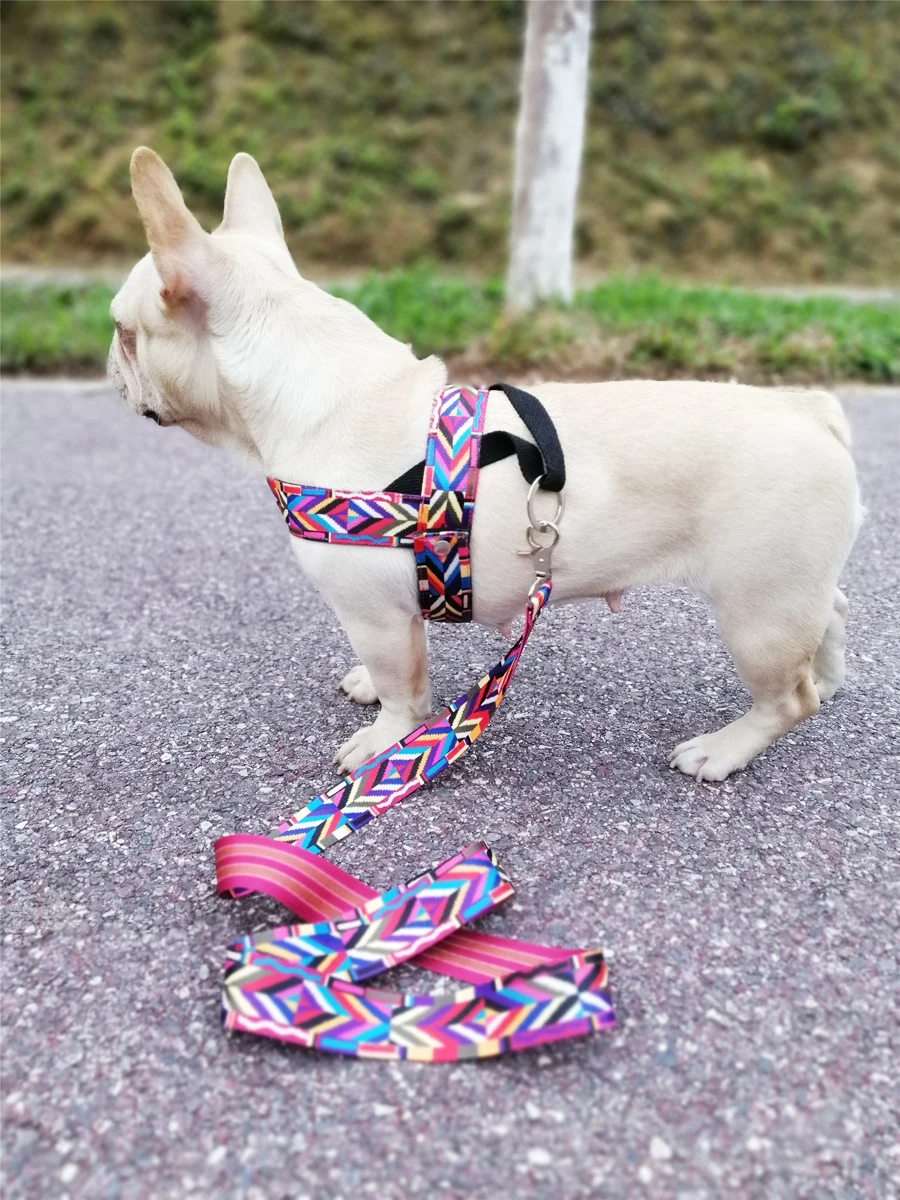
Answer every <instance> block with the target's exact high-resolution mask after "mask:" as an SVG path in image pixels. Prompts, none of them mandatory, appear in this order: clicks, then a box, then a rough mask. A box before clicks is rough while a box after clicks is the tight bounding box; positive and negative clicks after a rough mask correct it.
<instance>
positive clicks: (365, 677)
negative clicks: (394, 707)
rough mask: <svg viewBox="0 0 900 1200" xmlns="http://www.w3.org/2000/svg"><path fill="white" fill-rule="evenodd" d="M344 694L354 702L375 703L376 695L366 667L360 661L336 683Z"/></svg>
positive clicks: (376, 700)
mask: <svg viewBox="0 0 900 1200" xmlns="http://www.w3.org/2000/svg"><path fill="white" fill-rule="evenodd" d="M338 686H339V687H340V689H341V691H342V692H343V693H344V695H345V696H349V697H350V699H351V700H352V701H353V702H354V703H355V704H377V703H378V695H377V693H376V691H375V685H374V684H373V683H372V677H371V675H370V674H369V670H368V667H364V666H363V665H362V663H360V664H359V666H358V667H354V668H353V670H352V671H348V672H347V674H346V675H345V676H344V678H343V679H342V680H341V682H340V683H339V685H338Z"/></svg>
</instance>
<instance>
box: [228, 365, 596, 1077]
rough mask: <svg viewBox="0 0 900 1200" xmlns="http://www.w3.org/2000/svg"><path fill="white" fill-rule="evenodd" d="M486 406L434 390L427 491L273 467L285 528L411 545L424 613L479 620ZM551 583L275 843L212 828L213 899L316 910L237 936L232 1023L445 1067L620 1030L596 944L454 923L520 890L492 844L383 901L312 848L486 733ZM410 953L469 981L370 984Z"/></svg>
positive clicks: (337, 1048)
mask: <svg viewBox="0 0 900 1200" xmlns="http://www.w3.org/2000/svg"><path fill="white" fill-rule="evenodd" d="M486 400H487V393H484V392H472V391H470V390H468V389H465V388H452V389H448V390H447V391H445V392H443V393H441V395H440V396H438V397H437V398H436V401H435V406H434V410H433V413H432V422H431V427H430V432H429V439H428V451H427V455H426V464H425V470H424V476H423V488H422V491H423V495H422V496H419V497H414V496H408V495H402V494H399V493H390V492H367V493H362V492H356V493H350V492H337V491H332V490H329V489H325V488H310V487H297V486H295V485H290V484H284V483H281V482H279V481H278V480H274V479H270V480H269V484H270V486H271V488H272V491H273V492H274V493H275V496H276V498H277V499H278V503H279V506H280V507H281V509H282V513H283V515H284V517H285V520H286V521H287V523H288V527H289V528H290V530H291V533H293V534H294V535H295V536H297V537H310V538H313V539H315V540H319V541H335V542H336V541H343V542H349V543H354V544H363V545H366V544H368V545H383V546H412V547H413V549H414V550H415V551H416V558H417V563H418V574H419V585H420V592H421V598H422V599H421V605H422V612H423V615H424V616H425V617H428V618H429V619H432V620H451V621H464V620H469V619H471V572H470V564H469V553H468V538H469V530H470V528H471V520H472V507H473V503H474V499H475V488H476V485H477V470H478V455H479V448H480V440H481V431H482V428H483V424H484V410H485V404H486ZM414 509H415V512H414V511H413V510H414ZM550 591H551V584H550V581H549V579H548V580H546V581H545V582H543V583H542V584H541V585H540V586H539V587H536V588H535V590H534V592H533V594H532V595H530V596H529V599H528V603H527V604H526V609H525V626H524V629H523V631H522V635H521V637H520V638H519V639H518V641H517V642H516V643H515V645H514V646H512V647H511V649H510V650H509V652H508V653H507V654H506V655H505V657H504V658H503V659H502V660H501V661H500V662H499V663H498V664H497V665H496V666H495V667H494V668H493V669H492V670H491V671H489V672H488V673H487V674H486V675H484V676H483V677H482V678H481V679H479V681H478V682H477V683H476V684H475V686H474V687H473V688H471V689H470V690H469V691H468V692H466V693H465V695H463V696H460V697H459V699H458V700H456V701H454V702H453V703H452V704H450V705H448V706H447V707H446V708H445V709H443V710H442V711H441V712H440V713H438V714H437V716H435V717H433V718H432V719H431V720H430V721H428V722H427V723H426V724H424V725H422V726H420V727H419V728H418V729H415V730H413V732H412V733H410V734H409V735H408V736H407V737H405V738H403V740H402V741H400V742H398V743H396V745H394V746H391V747H390V748H389V749H388V750H386V751H384V752H383V753H382V754H379V755H377V756H376V757H375V758H373V759H370V760H369V762H367V763H364V764H363V765H362V766H361V767H360V768H359V769H358V770H357V771H355V772H353V774H352V775H349V776H347V777H346V778H345V779H344V780H343V781H342V782H341V783H339V784H338V785H337V786H336V787H334V788H332V789H330V790H329V791H328V792H325V793H323V794H322V795H321V796H318V797H316V798H315V799H314V800H312V801H310V803H309V804H307V805H306V806H305V807H304V808H303V809H301V810H300V811H299V812H297V813H294V814H293V815H292V816H290V817H288V818H287V820H286V821H284V822H283V823H282V824H281V826H280V827H279V829H278V832H277V834H276V836H275V838H274V839H272V838H262V837H257V836H254V835H250V834H240V835H237V834H236V835H231V836H229V837H224V838H219V839H218V841H217V842H216V881H217V887H218V890H219V893H220V895H223V896H233V897H237V896H245V895H248V894H251V893H253V892H255V891H259V892H264V893H267V894H268V895H271V896H272V897H274V898H275V899H278V900H280V901H282V902H283V903H284V904H285V905H286V906H287V907H288V908H290V909H291V910H292V911H293V912H295V913H296V914H297V915H298V916H301V917H303V918H305V919H306V921H307V922H309V921H310V919H312V920H313V921H314V922H315V923H312V924H310V923H307V924H304V925H293V926H281V927H279V928H277V929H275V930H272V931H270V932H268V933H266V934H262V935H258V936H256V937H247V938H244V939H241V940H240V941H238V942H235V943H233V944H232V945H231V947H230V948H229V959H228V962H227V963H226V980H225V990H224V1000H223V1006H224V1020H225V1026H226V1028H227V1029H233V1030H242V1031H245V1032H249V1033H255V1034H258V1035H261V1036H264V1037H270V1038H277V1039H279V1040H281V1041H286V1042H294V1043H297V1044H300V1045H304V1046H309V1047H316V1048H318V1049H320V1050H327V1051H330V1052H332V1053H338V1054H352V1055H358V1056H359V1057H368V1058H378V1059H398V1058H409V1059H413V1060H418V1061H428V1062H450V1061H456V1060H459V1059H470V1058H481V1057H486V1056H490V1055H494V1054H500V1053H503V1052H505V1051H508V1050H521V1049H525V1048H526V1047H529V1046H534V1045H541V1044H544V1043H547V1042H550V1041H555V1040H558V1039H560V1038H567V1037H574V1036H579V1035H581V1034H585V1033H589V1032H592V1031H595V1030H600V1029H607V1028H609V1027H610V1026H611V1025H613V1024H614V1021H615V1018H614V1015H613V1009H612V1004H611V1001H610V998H609V995H608V993H607V991H606V965H605V963H604V961H603V956H602V954H601V952H600V951H599V950H587V951H570V950H563V949H560V948H558V947H550V946H540V945H533V944H530V943H526V942H520V941H516V940H513V939H509V938H499V937H496V936H492V935H485V934H480V933H473V932H469V931H467V930H463V929H461V928H460V926H461V925H462V924H463V922H465V921H469V920H471V919H473V917H475V916H477V915H479V913H481V912H484V911H487V909H488V908H491V907H493V906H494V905H495V904H497V903H499V901H500V900H502V899H504V898H505V897H506V896H507V895H509V894H510V893H511V891H512V888H511V885H510V884H509V881H508V879H507V878H506V876H505V875H503V873H502V872H501V871H500V870H499V868H498V867H497V865H496V863H495V862H494V859H493V856H492V855H491V853H490V851H489V850H487V848H486V847H485V846H484V844H483V843H481V844H478V845H476V846H474V847H469V848H468V849H467V850H466V851H461V852H460V853H459V854H458V855H455V856H454V857H453V858H452V859H450V860H447V863H444V864H439V865H438V866H437V867H435V868H433V869H432V870H431V871H429V872H424V873H423V874H422V875H420V876H418V877H417V878H416V879H415V880H412V881H410V883H408V884H406V885H403V886H402V887H397V888H393V889H391V890H390V891H389V892H386V893H385V894H384V895H383V896H378V895H377V893H375V892H374V891H373V890H372V889H371V888H368V887H367V886H366V885H365V884H363V883H361V882H360V881H359V880H357V879H354V878H353V876H351V875H348V874H347V873H346V872H342V871H340V870H339V868H337V867H335V866H334V865H333V864H332V863H328V862H325V861H324V860H323V859H321V858H320V857H318V856H319V855H321V853H322V851H323V850H324V849H325V848H327V847H328V846H330V845H332V844H334V843H335V842H338V841H341V840H342V839H343V838H345V837H347V836H349V834H351V833H353V832H355V831H356V830H357V829H361V828H362V827H363V826H364V825H366V824H368V823H369V822H370V821H371V820H373V819H374V818H375V817H377V816H379V815H381V813H383V812H387V811H388V809H389V808H391V807H393V805H395V804H397V803H399V801H400V800H402V799H404V798H405V797H406V796H408V795H410V794H411V793H412V792H414V791H416V790H417V789H418V788H420V787H421V786H422V785H423V784H424V783H427V782H428V781H429V780H430V779H433V778H434V776H435V775H437V774H438V773H439V772H440V771H442V770H444V769H445V768H446V767H447V766H449V765H450V763H451V762H453V761H455V760H456V759H457V758H458V757H459V756H460V755H461V754H463V753H465V751H466V750H467V749H468V748H469V746H470V745H472V743H473V742H474V741H476V739H477V738H478V737H479V736H480V735H481V733H482V732H483V731H484V729H485V728H486V726H487V724H488V722H489V721H490V719H491V717H492V716H493V714H494V713H495V712H496V711H497V709H498V708H499V706H500V703H501V701H502V699H503V696H504V694H505V692H506V688H507V687H508V686H509V683H510V682H511V680H512V678H513V675H514V674H515V670H516V667H517V665H518V662H519V658H520V657H521V654H522V651H523V650H524V648H525V644H526V642H527V641H528V638H529V636H530V634H531V630H532V629H533V627H534V624H535V622H536V620H537V618H538V617H539V616H540V614H541V612H542V611H543V609H544V607H545V606H546V604H547V602H548V600H549V598H550ZM408 958H412V961H413V962H414V963H415V964H416V965H418V966H422V967H426V968H430V969H432V970H435V971H438V972H439V973H441V974H444V975H448V976H450V977H451V978H455V979H460V980H464V981H467V982H469V983H470V985H471V986H469V987H468V988H465V989H463V990H461V991H458V992H456V993H453V994H451V995H447V996H417V995H403V994H399V993H392V992H381V991H374V990H370V989H366V988H364V987H361V986H360V981H361V980H363V979H365V978H367V977H369V976H371V975H373V974H375V973H377V972H379V971H382V970H385V969H387V968H388V967H390V966H393V965H394V964H395V963H398V962H400V961H404V960H406V959H408Z"/></svg>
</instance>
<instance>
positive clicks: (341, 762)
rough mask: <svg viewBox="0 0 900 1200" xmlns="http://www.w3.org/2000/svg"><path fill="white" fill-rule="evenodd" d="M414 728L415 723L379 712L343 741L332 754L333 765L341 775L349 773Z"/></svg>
mask: <svg viewBox="0 0 900 1200" xmlns="http://www.w3.org/2000/svg"><path fill="white" fill-rule="evenodd" d="M414 728H415V725H411V724H409V723H408V722H406V721H398V720H397V718H396V717H391V716H390V715H389V714H388V713H385V712H381V713H380V714H379V717H378V720H377V721H375V722H374V723H373V724H372V725H365V726H364V727H363V728H362V729H357V731H356V733H354V735H353V737H351V738H348V739H347V741H346V742H344V744H343V746H341V748H340V750H338V752H337V754H335V756H334V765H335V766H336V767H337V769H338V770H339V771H340V773H341V774H342V775H349V774H350V773H351V772H352V771H355V770H356V768H357V767H361V766H362V765H363V763H364V762H367V761H368V760H369V759H370V758H374V757H375V755H376V754H380V753H381V752H382V750H387V748H388V746H393V744H394V742H399V741H400V739H401V738H403V737H406V735H407V734H408V733H409V732H410V730H411V729H414Z"/></svg>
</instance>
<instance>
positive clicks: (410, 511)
mask: <svg viewBox="0 0 900 1200" xmlns="http://www.w3.org/2000/svg"><path fill="white" fill-rule="evenodd" d="M269 487H270V488H271V489H272V494H273V495H274V496H275V499H276V500H277V501H278V507H279V508H280V509H281V513H282V516H283V517H284V519H285V521H286V522H287V527H288V529H289V530H290V531H291V533H292V534H293V536H294V537H297V538H307V539H309V540H310V541H313V542H338V543H344V544H346V543H351V544H353V545H356V544H357V543H362V544H363V545H369V546H409V547H412V545H413V537H414V535H415V532H416V530H417V529H418V527H419V509H420V507H421V503H422V497H421V496H407V495H403V494H402V493H400V492H342V491H339V490H338V489H334V488H320V487H307V486H306V485H298V484H293V483H282V482H281V480H279V479H272V478H270V479H269Z"/></svg>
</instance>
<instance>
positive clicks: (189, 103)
mask: <svg viewBox="0 0 900 1200" xmlns="http://www.w3.org/2000/svg"><path fill="white" fill-rule="evenodd" d="M0 9H2V91H3V128H2V139H3V140H2V203H3V214H4V222H3V225H4V230H3V253H4V258H5V260H6V261H7V262H10V261H22V262H40V263H81V264H97V263H99V262H104V261H105V262H119V261H121V260H127V259H131V258H133V257H135V256H136V255H138V254H140V253H142V252H143V249H144V242H143V236H142V233H141V230H140V226H139V223H138V221H137V217H136V214H135V212H134V208H133V205H132V202H131V200H130V196H129V186H128V159H129V156H130V154H131V151H132V149H133V148H134V146H135V145H137V144H139V143H142V142H143V143H147V144H150V145H152V146H153V147H154V148H155V149H157V150H158V151H159V152H160V153H162V154H163V156H164V157H165V158H166V159H167V160H168V161H169V162H170V164H171V165H172V167H173V168H174V169H175V172H176V174H177V176H178V179H179V181H180V183H181V185H182V187H183V189H184V192H185V195H186V198H187V200H188V202H189V203H190V204H191V206H192V207H193V208H194V209H195V211H196V212H197V214H198V216H199V217H200V218H201V220H202V221H204V222H205V223H206V224H207V225H209V226H213V225H215V224H216V223H217V222H218V219H219V215H220V212H221V203H222V192H223V186H224V180H225V173H226V169H227V166H228V162H229V160H230V158H231V156H232V155H233V154H234V153H235V152H236V151H238V150H249V151H250V152H251V153H252V154H254V155H256V156H257V158H258V159H259V161H260V163H261V164H262V166H263V168H264V170H265V171H266V172H267V174H268V177H269V179H270V182H271V183H272V185H273V188H274V191H275V193H276V196H277V198H278V201H279V204H280V206H281V211H282V214H283V217H284V221H285V226H286V229H287V232H288V237H289V241H290V243H291V246H292V249H293V250H294V251H295V253H296V255H297V256H298V260H299V261H300V262H301V263H305V264H309V265H316V266H318V267H319V268H321V267H322V266H326V267H331V268H332V269H334V268H338V267H340V268H350V269H354V270H356V269H361V268H367V267H379V268H384V267H393V266H402V265H408V264H410V263H414V262H419V261H428V262H442V263H445V264H448V265H451V266H452V267H454V268H455V269H460V268H468V267H472V268H473V269H476V270H478V271H481V270H496V269H498V268H501V267H502V265H503V263H504V261H505V254H506V240H507V231H508V219H509V193H510V181H511V170H512V164H511V152H512V141H513V129H514V123H515V115H516V107H517V86H518V76H519V62H520V54H521V43H522V36H523V28H524V9H523V5H522V4H521V3H520V2H518V0H410V2H404V0H365V2H356V3H352V2H347V0H326V2H323V3H320V2H313V0H301V2H292V3H284V2H279V0H219V2H216V0H168V2H160V0H126V2H121V3H117V2H100V0H79V2H77V3H74V2H73V3H32V2H30V0H3V2H2V5H0ZM898 67H900V3H895V2H893V0H883V2H876V0H872V2H869V0H847V2H844V0H831V2H830V3H809V4H807V3H785V2H771V0H770V2H765V3H755V2H748V0H744V2H741V3H738V2H731V0H726V2H718V0H711V2H708V0H683V2H681V0H673V2H669V3H654V2H651V0H637V2H621V3H610V2H607V0H597V2H596V3H595V11H594V45H593V52H592V72H591V84H590V113H589V125H588V133H587V141H586V150H585V166H584V179H583V186H582V192H581V203H580V219H579V223H578V234H577V247H578V257H579V260H580V261H581V262H582V263H583V264H584V265H585V266H586V267H588V268H589V269H596V270H597V271H598V272H600V271H604V272H605V271H610V270H611V271H628V270H631V269H633V268H634V267H640V268H645V267H647V266H650V267H652V268H653V269H655V270H659V271H662V272H665V273H668V274H673V273H675V274H679V275H682V276H686V277H691V276H693V277H705V278H717V279H721V280H731V281H734V282H752V281H755V280H758V279H763V278H764V279H766V280H767V281H778V280H790V281H792V282H797V281H804V280H806V281H815V280H852V281H855V282H860V283H864V282H891V281H896V280H897V279H900V69H898Z"/></svg>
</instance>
